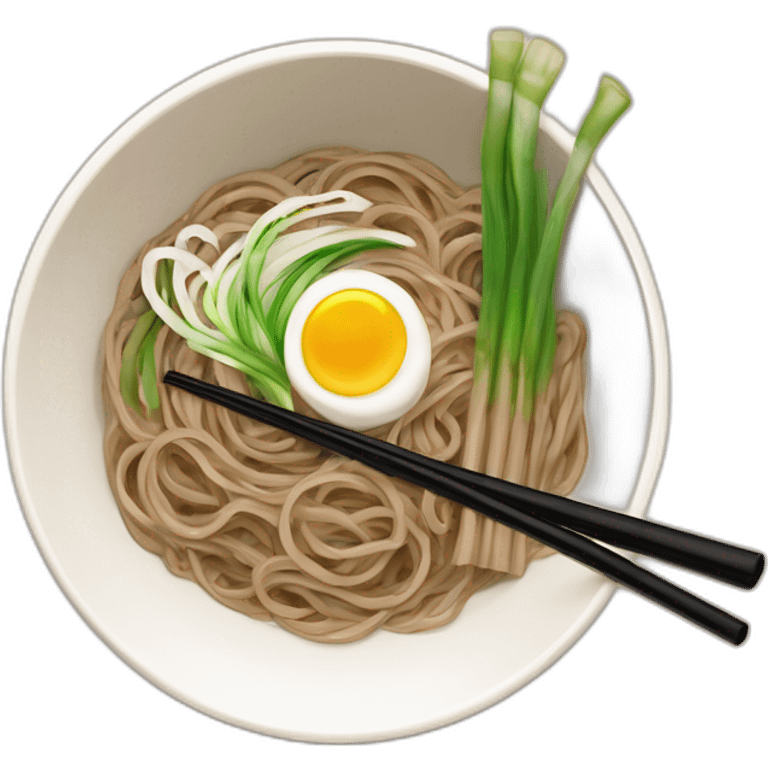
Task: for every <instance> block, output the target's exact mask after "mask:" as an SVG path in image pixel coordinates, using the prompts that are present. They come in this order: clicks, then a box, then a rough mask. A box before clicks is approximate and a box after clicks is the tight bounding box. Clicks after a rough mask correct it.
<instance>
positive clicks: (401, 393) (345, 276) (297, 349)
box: [283, 269, 432, 431]
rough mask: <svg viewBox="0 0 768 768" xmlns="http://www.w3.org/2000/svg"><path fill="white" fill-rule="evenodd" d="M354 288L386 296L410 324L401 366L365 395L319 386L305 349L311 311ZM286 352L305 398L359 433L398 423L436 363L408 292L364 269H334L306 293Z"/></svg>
mask: <svg viewBox="0 0 768 768" xmlns="http://www.w3.org/2000/svg"><path fill="white" fill-rule="evenodd" d="M349 288H358V289H362V290H367V291H371V292H372V293H376V294H378V295H379V296H381V297H383V298H384V299H386V300H387V301H388V302H389V303H390V304H391V305H392V306H393V307H394V309H395V311H396V312H397V313H398V314H399V315H400V317H401V318H402V321H403V324H404V325H405V333H406V350H405V357H404V358H403V362H402V364H401V366H400V368H399V369H398V371H397V373H396V374H395V375H394V376H393V377H392V379H390V380H389V381H388V382H387V383H386V384H385V385H384V386H383V387H381V388H380V389H377V390H376V391H375V392H370V393H369V394H366V395H357V396H347V395H339V394H336V393H335V392H329V391H328V390H327V389H325V388H324V387H322V386H320V384H318V383H317V381H315V379H314V378H313V377H312V374H311V373H310V372H309V370H308V369H307V367H306V365H305V363H304V355H303V354H302V351H301V336H302V332H303V330H304V324H305V323H306V321H307V318H308V317H309V315H310V313H311V312H312V310H313V309H314V308H315V307H316V306H317V304H318V303H319V302H320V301H322V300H323V299H324V298H326V296H330V295H331V294H333V293H337V292H338V291H343V290H346V289H349ZM283 352H284V355H285V368H286V371H287V372H288V378H289V379H290V380H291V384H292V385H293V387H294V388H295V389H296V391H297V392H298V393H299V395H300V396H301V398H302V399H303V400H304V401H305V402H306V403H307V404H308V405H310V406H311V407H312V408H314V409H315V411H317V413H319V414H320V415H321V416H323V417H325V418H326V419H328V420H329V421H332V422H333V423H334V424H338V425H340V426H342V427H347V428H348V429H355V430H358V431H364V430H367V429H373V428H374V427H379V426H381V425H382V424H387V423H389V422H392V421H395V420H396V419H398V418H399V417H400V416H402V415H403V414H404V413H406V412H407V411H408V410H410V409H411V408H412V407H413V406H414V405H415V404H416V403H417V402H418V401H419V398H420V397H421V396H422V394H423V393H424V389H425V388H426V386H427V380H428V378H429V369H430V364H431V361H432V344H431V341H430V338H429V329H428V328H427V324H426V322H425V321H424V318H423V317H422V314H421V312H420V311H419V309H418V307H417V306H416V303H415V302H414V300H413V299H412V298H411V297H410V295H409V294H408V292H407V291H405V290H403V289H402V288H401V287H400V286H399V285H397V283H394V282H393V281H392V280H389V279H387V278H386V277H382V276H381V275H377V274H376V273H375V272H368V271H366V270H362V269H340V270H338V271H336V272H332V273H331V274H329V275H326V276H325V277H322V278H320V279H319V280H318V281H317V282H315V283H313V284H312V285H311V286H310V287H309V288H307V290H306V291H304V293H303V294H302V295H301V297H300V298H299V300H298V301H297V302H296V305H295V306H294V308H293V311H292V312H291V316H290V318H289V319H288V326H287V328H286V333H285V343H284V347H283Z"/></svg>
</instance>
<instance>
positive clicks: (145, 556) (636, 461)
mask: <svg viewBox="0 0 768 768" xmlns="http://www.w3.org/2000/svg"><path fill="white" fill-rule="evenodd" d="M486 79H487V75H486V74H485V73H483V72H481V71H480V70H478V69H475V68H473V67H471V66H469V65H466V64H464V63H461V62H457V61H455V60H453V59H450V58H447V57H444V56H441V55H438V54H435V53H431V52H428V51H423V50H420V49H415V48H409V47H405V46H400V45H393V44H387V43H373V42H360V41H358V42H355V41H323V42H309V43H297V44H290V45H285V46H279V47H276V48H271V49H267V50H263V51H257V52H254V53H250V54H246V55H244V56H240V57H238V58H235V59H232V60H230V61H227V62H224V63H222V64H219V65H217V66H215V67H212V68H211V69H208V70H206V71H204V72H202V73H199V74H197V75H195V76H194V77H192V78H190V79H189V80H186V81H185V82H183V83H181V84H179V85H177V86H175V87H174V88H172V89H171V90H169V91H167V92H166V93H164V94H162V95H161V96H160V97H158V98H157V99H156V100H154V101H153V102H151V103H150V104H148V105H147V106H146V107H144V108H143V109H142V110H140V111H139V112H138V113H136V114H135V115H134V116H133V117H132V118H130V119H129V120H128V121H127V122H126V123H125V124H123V125H122V126H121V127H120V128H119V129H118V130H117V131H116V132H115V133H114V134H113V135H112V136H110V137H109V138H108V139H107V140H106V141H105V143H104V144H103V145H102V146H101V147H100V148H99V149H98V150H97V151H96V152H95V153H94V154H93V155H92V156H91V158H89V160H88V161H87V162H86V163H85V164H84V165H83V167H82V168H81V169H80V171H79V172H78V173H77V174H76V176H75V177H74V178H73V180H72V181H71V182H70V184H69V186H68V187H67V188H66V189H65V191H64V192H63V193H62V195H61V197H60V198H59V199H58V201H57V202H56V204H55V205H54V207H53V209H52V210H51V213H50V214H49V216H48V218H47V220H46V222H45V224H44V225H43V227H42V229H41V231H40V233H39V235H38V238H37V240H36V242H35V244H34V246H33V248H32V251H31V253H30V256H29V259H28V261H27V263H26V266H25V268H24V272H23V274H22V277H21V280H20V282H19V286H18V289H17V293H16V297H15V302H14V307H13V311H12V314H11V318H10V323H9V330H8V336H7V341H6V358H5V418H6V432H7V440H8V450H9V455H10V458H11V465H12V470H13V473H14V478H15V482H16V487H17V490H18V494H19V498H20V501H21V504H22V508H23V510H24V513H25V515H26V517H27V520H28V523H29V526H30V529H31V531H32V533H33V536H34V538H35V540H36V542H37V545H38V547H39V549H40V552H41V554H42V555H43V558H44V559H45V562H46V564H47V565H48V567H49V568H50V570H51V572H52V574H53V575H54V577H55V578H56V580H57V582H58V583H59V585H60V586H61V588H62V589H63V591H64V593H65V594H66V595H67V597H68V598H69V599H70V600H71V602H72V603H73V605H74V606H75V608H76V609H77V610H78V611H79V613H80V614H81V615H82V617H83V618H84V619H85V621H86V622H87V623H88V624H89V625H90V626H91V627H92V628H93V630H94V631H95V632H96V633H97V634H98V635H99V636H100V637H101V638H102V639H103V640H104V642H106V643H107V644H108V645H109V646H110V647H111V648H112V649H113V650H114V651H115V652H116V653H117V654H118V655H119V656H120V657H121V658H122V659H124V660H125V661H126V662H127V663H128V664H130V665H131V666H132V667H133V668H134V669H135V670H136V671H137V672H139V673H140V674H142V675H143V676H144V677H145V678H146V679H148V680H149V681H151V682H152V683H154V684H155V685H156V686H158V687H159V688H161V689H162V690H164V691H166V692H167V693H169V694H171V695H172V696H174V697H176V698H177V699H179V700H181V701H183V702H185V703H187V704H189V705H190V706H192V707H195V708H197V709H198V710H200V711H203V712H205V713H207V714H209V715H212V716H214V717H217V718H219V719H221V720H223V721H226V722H229V723H233V724H236V725H239V726H242V727H245V728H249V729H252V730H255V731H258V732H261V733H266V734H271V735H275V736H283V737H287V738H292V739H303V740H311V741H328V742H344V741H353V742H355V741H370V740H376V739H384V738H392V737H397V736H404V735H407V734H412V733H417V732H420V731H424V730H427V729H430V728H434V727H437V726H439V725H443V724H447V723H450V722H454V721H456V720H458V719H461V718H462V717H465V716H468V715H470V714H472V713H474V712H477V711H479V710H481V709H483V708H485V707H487V706H489V705H491V704H493V703H494V702H496V701H498V700H500V699H502V698H504V697H505V696H507V695H509V694H510V693H512V692H514V691H516V690H518V689H519V688H520V687H522V686H523V685H525V684H526V683H527V682H529V681H530V680H531V679H533V678H534V677H535V676H536V675H538V674H539V673H540V672H542V671H543V670H544V669H546V668H547V667H548V666H550V665H551V664H552V663H553V662H554V661H555V660H557V659H558V658H559V657H560V656H561V655H562V654H563V653H564V652H565V651H566V650H567V649H568V648H569V647H570V646H571V645H572V644H573V643H574V642H575V641H576V640H577V639H578V638H579V637H580V636H581V635H582V634H583V633H584V632H585V630H586V629H587V628H588V627H589V625H590V624H591V623H592V621H593V620H594V619H595V618H596V617H597V616H598V615H599V613H600V612H601V610H602V609H603V608H604V606H605V605H606V603H607V602H608V600H609V598H610V595H611V594H612V591H613V586H612V585H611V583H610V582H609V581H607V580H606V579H604V578H603V577H601V576H599V575H597V574H595V573H593V572H591V571H589V570H588V569H586V568H584V567H582V566H580V565H578V564H576V563H574V562H572V561H570V560H568V559H567V558H565V557H562V556H554V557H550V558H547V559H545V560H543V561H538V562H534V563H533V564H532V565H531V566H530V567H529V569H528V572H527V573H526V575H525V577H524V578H522V579H520V580H517V581H509V582H507V583H504V584H501V585H497V586H495V587H493V588H491V589H488V590H486V591H485V592H482V593H480V594H478V595H475V596H474V597H473V598H472V599H471V600H470V602H469V604H468V605H467V607H466V609H465V610H464V612H463V613H462V614H461V616H460V617H459V618H458V619H457V620H456V621H454V622H453V623H452V624H450V625H448V626H446V627H444V628H442V629H439V630H434V631H430V632H425V633H421V634H416V635H398V634H394V633H389V632H382V631H379V632H377V633H375V634H374V635H372V636H371V637H368V638H366V639H365V640H363V641H360V642H358V643H354V644H345V645H339V646H333V645H330V646H329V645H321V644H314V643H311V642H309V641H306V640H303V639H301V638H297V637H294V636H292V635H290V634H288V633H287V632H285V631H284V630H282V629H280V628H278V627H277V626H275V625H271V624H264V623H262V622H257V621H254V620H252V619H249V618H247V617H245V616H242V615H239V614H237V613H235V612H233V611H230V610H228V609H226V608H224V607H223V606H221V605H219V604H218V603H216V602H215V601H213V600H212V599H211V598H210V597H208V595H206V594H205V593H204V592H203V590H202V589H201V588H200V587H198V586H197V585H194V584H192V583H190V582H187V581H185V580H182V579H178V578H175V577H173V576H171V575H170V574H169V573H168V571H167V570H166V569H165V567H164V565H163V564H162V562H161V561H160V559H159V558H157V557H155V556H154V555H151V554H149V553H148V552H145V551H144V550H143V549H141V548H140V547H139V546H138V545H137V544H136V543H135V542H134V541H133V539H131V537H130V536H129V534H128V532H127V530H126V528H125V526H124V525H123V522H122V520H121V518H120V515H119V513H118V510H117V506H116V504H115V502H114V499H113V497H112V494H111V491H110V488H109V485H108V482H107V478H106V475H105V471H104V461H103V457H102V447H101V440H102V432H103V408H102V403H101V394H100V384H99V379H100V358H99V342H100V336H101V332H102V328H103V324H104V322H105V320H106V318H107V316H108V314H109V312H110V310H111V307H112V304H113V301H114V296H115V291H116V288H117V284H118V280H119V278H120V276H121V275H122V273H123V271H124V270H125V268H126V267H127V265H128V264H129V262H130V261H131V259H132V258H133V257H134V255H135V253H136V251H137V250H138V248H139V247H140V246H141V245H142V244H143V243H144V242H145V241H146V240H148V239H149V238H150V237H151V236H152V235H154V234H155V233H156V232H158V231H160V230H161V229H163V228H164V227H165V226H166V225H167V223H169V222H171V221H173V220H174V219H175V218H177V217H178V215H180V214H181V213H182V212H183V211H184V210H185V209H186V208H187V206H188V205H189V204H190V203H191V202H192V201H193V200H194V199H195V198H196V197H197V195H198V194H200V193H201V192H202V191H204V190H205V189H206V188H207V187H209V186H210V185H211V184H213V183H215V182H217V181H219V180H220V179H222V178H224V177H226V176H228V175H231V174H235V173H238V172H240V171H242V170H247V169H250V168H259V167H267V166H271V165H273V164H275V163H277V162H279V161H281V160H284V159H286V158H288V157H290V156H292V155H295V154H297V153H299V152H301V151H303V150H306V149H310V148H313V147H318V146H324V145H332V144H335V145H338V144H344V145H351V146H357V147H362V148H365V149H371V150H376V149H385V150H398V151H405V152H411V153H413V154H418V155H422V156H424V157H426V158H427V159H429V160H431V161H432V162H434V163H436V164H437V165H438V166H439V167H441V168H442V169H444V170H445V171H446V172H447V173H449V174H450V175H451V176H452V177H453V178H454V179H456V180H457V181H459V182H460V183H463V184H469V183H476V182H478V181H479V178H480V170H479V169H480V156H479V152H480V136H481V132H482V124H483V120H484V115H485V99H486ZM541 128H542V140H541V148H540V155H541V159H542V161H543V162H544V163H545V164H546V165H547V166H548V167H549V168H550V170H551V172H552V175H555V176H559V173H560V172H562V169H563V167H564V162H565V158H566V157H567V152H568V151H569V149H570V146H571V144H572V141H573V137H572V136H571V135H570V134H569V133H568V132H567V131H566V130H565V129H564V128H562V126H560V125H559V124H558V123H556V122H555V121H554V120H553V119H551V118H549V117H547V116H544V117H543V119H542V125H541ZM588 179H589V185H588V186H587V187H586V188H585V190H584V193H583V194H582V197H581V199H580V201H579V203H578V206H577V211H576V213H575V215H574V217H573V224H572V227H571V230H570V233H569V236H568V241H567V243H566V246H565V252H564V255H563V260H562V267H561V273H560V283H559V288H558V292H559V303H560V304H561V305H563V306H566V307H569V308H572V309H575V310H576V311H578V312H579V313H580V314H581V315H582V316H583V317H584V318H585V319H586V322H587V327H588V332H589V342H588V344H589V346H588V350H589V351H588V354H589V380H588V402H587V419H588V426H589V431H590V451H591V452H590V459H589V463H588V466H587V470H586V473H585V476H584V478H583V480H582V482H581V484H580V486H579V488H578V489H577V492H576V494H575V495H576V496H578V497H579V498H582V499H584V500H587V501H591V502H593V503H598V504H603V505H605V506H610V507H612V508H615V509H624V510H627V511H629V512H630V513H632V514H635V515H641V514H643V513H644V511H645V509H646V506H647V503H648V500H649V498H650V495H651V492H652V489H653V486H654V484H655V481H656V477H657V475H658V471H659V468H660V465H661V458H662V454H663V450H664V445H665V441H666V430H667V421H668V383H667V379H668V375H667V374H668V367H667V343H666V333H665V328H664V321H663V316H662V312H661V306H660V302H659V299H658V294H657V292H656V288H655V285H654V282H653V277H652V274H651V271H650V268H649V265H648V262H647V259H646V257H645V254H644V252H643V250H642V246H641V244H640V241H639V238H638V237H637V234H636V233H635V231H634V228H633V227H632V224H631V222H630V220H629V218H628V216H627V214H626V212H625V211H624V209H623V207H622V206H621V203H620V202H619V200H618V198H617V197H616V195H615V194H614V193H613V191H612V190H611V188H610V186H609V185H608V183H607V182H606V180H605V178H604V177H603V176H602V174H601V173H600V172H599V170H598V169H597V168H595V167H592V168H591V169H590V172H589V175H588Z"/></svg>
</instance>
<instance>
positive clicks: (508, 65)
mask: <svg viewBox="0 0 768 768" xmlns="http://www.w3.org/2000/svg"><path fill="white" fill-rule="evenodd" d="M524 45H525V36H524V35H523V33H522V32H521V31H520V30H519V29H496V30H494V31H493V32H491V61H490V65H489V74H490V77H491V80H504V81H506V82H508V83H511V82H512V81H513V80H514V79H515V69H517V63H518V62H519V61H520V55H521V54H522V52H523V46H524Z"/></svg>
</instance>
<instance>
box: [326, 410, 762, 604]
mask: <svg viewBox="0 0 768 768" xmlns="http://www.w3.org/2000/svg"><path fill="white" fill-rule="evenodd" d="M325 427H326V429H327V430H328V431H330V432H333V433H334V434H347V433H349V430H346V429H344V427H339V426H338V425H336V424H328V425H325ZM354 434H355V435H356V437H357V439H358V440H359V441H360V442H361V443H366V444H367V445H368V446H369V447H370V448H371V449H372V450H375V451H377V452H381V453H383V454H386V455H398V454H400V455H402V454H403V452H404V449H402V448H400V447H399V446H396V445H392V444H391V443H387V442H386V441H384V440H377V439H376V438H373V437H370V436H368V435H363V434H360V433H354ZM407 455H408V458H409V460H410V461H412V462H413V463H414V464H417V465H419V466H421V467H424V468H427V469H430V470H431V471H434V472H449V473H450V474H451V475H452V476H453V477H454V478H455V479H457V480H460V481H462V482H464V483H467V484H468V485H470V486H471V487H473V488H475V489H476V490H479V491H483V492H484V493H487V494H488V495H489V496H492V497H493V498H495V499H498V500H499V501H502V502H505V503H507V504H510V505H511V506H514V507H517V508H518V509H520V510H522V511H524V512H528V513H529V514H531V515H536V516H537V517H540V518H542V519H543V520H547V521H549V522H551V523H556V524H557V525H562V526H565V527H567V528H570V529H571V530H573V531H577V532H578V533H583V534H585V535H586V536H590V537H591V538H593V539H597V540H599V541H602V542H604V543H606V544H612V545H614V546H617V547H619V548H621V549H625V550H627V551H629V552H636V553H638V554H641V555H647V556H649V557H653V558H655V559H657V560H662V561H664V562H667V563H671V564H672V565H678V566H681V567H683V568H686V569H688V570H691V571H695V572H697V573H701V574H703V575H705V576H709V577H711V578H713V579H717V580H718V581H723V582H725V583H727V584H731V585H733V586H737V587H741V588H743V589H752V588H753V587H754V586H755V585H756V584H757V582H758V581H759V580H760V576H761V575H762V573H763V570H764V568H765V555H764V554H763V553H762V552H756V551H754V550H751V549H744V548H743V547H739V546H736V545H734V544H729V543H727V542H724V541H718V540H716V539H711V538H707V537H704V536H699V535H698V534H695V533H691V532H689V531H683V530H680V529H678V528H672V527H669V526H666V525H662V524H661V523H654V522H651V521H650V520H645V519H643V518H636V517H631V516H630V515H626V514H623V513H621V512H614V511H612V510H609V509H603V508H602V507H596V506H593V505H591V504H585V503H584V502H580V501H576V500H575V499H570V498H567V497H565V496H557V495H555V494H552V493H546V492H545V491H539V490H536V489H534V488H528V487H527V486H524V485H518V484H517V483H510V482H509V481H507V480H501V479H499V478H496V477H491V476H490V475H485V474H483V473H481V472H474V471H472V470H470V469H465V468H464V467H457V466H454V465H448V464H446V463H445V462H442V461H438V460H436V459H431V458H429V457H428V456H423V455H422V454H419V453H416V452H414V451H409V452H408V454H407Z"/></svg>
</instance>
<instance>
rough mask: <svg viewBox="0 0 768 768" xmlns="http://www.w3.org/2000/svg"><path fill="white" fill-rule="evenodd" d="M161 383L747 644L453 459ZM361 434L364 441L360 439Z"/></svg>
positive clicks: (709, 608)
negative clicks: (372, 472) (501, 495)
mask: <svg viewBox="0 0 768 768" xmlns="http://www.w3.org/2000/svg"><path fill="white" fill-rule="evenodd" d="M164 381H165V382H166V383H167V384H171V385H173V386H176V387H179V388H180V389H184V390H186V391H188V392H190V393H192V394H194V395H197V396H199V397H203V398H205V399H207V400H209V401H211V402H214V403H218V404H219V405H223V406H224V407H226V408H229V409H230V410H233V411H235V412H237V413H240V414H242V415H244V416H248V417H250V418H254V419H257V420H259V421H261V422H263V423H266V424H270V425H271V426H274V427H278V428H281V429H284V430H286V431H288V432H291V433H293V434H295V435H298V436H300V437H303V438H306V439H308V440H310V441H312V442H314V443H316V444H318V445H321V446H323V447H326V448H329V449H330V450H332V451H334V452H336V453H340V454H342V455H344V456H347V457H349V458H352V459H356V460H358V461H360V462H361V463H364V464H366V465H368V466H371V467H373V468H374V469H378V470H380V471H382V472H384V473H385V474H389V475H393V476H396V477H400V478H402V479H405V480H408V481H410V482H412V483H414V484H416V485H419V486H421V487H423V488H426V489H428V490H430V491H432V492H434V493H436V494H438V495H440V496H443V497H445V498H448V499H451V500H453V501H455V502H457V503H459V504H462V505H465V506H468V507H471V508H472V509H475V510H476V511H478V512H480V513H481V514H484V515H486V516H488V517H491V518H492V519H494V520H498V521H499V522H501V523H503V524H505V525H508V526H511V527H513V528H515V529H516V530H519V531H521V532H522V533H525V534H526V535H529V536H531V537H532V538H534V539H536V540H537V541H540V542H541V543H542V544H546V545H547V546H550V547H552V548H553V549H556V550H557V551H559V552H561V553H563V554H565V555H568V556H569V557H572V558H573V559H575V560H577V561H578V562H581V563H583V564H584V565H586V566H588V567H590V568H592V569H594V570H597V571H599V572H601V573H603V574H604V575H606V576H607V577H608V578H610V579H612V580H613V581H616V582H618V583H620V584H623V585H624V586H626V587H628V588H630V589H632V590H634V591H636V592H638V593H640V594H642V595H644V596H645V597H647V598H648V599H650V600H652V601H654V602H656V603H657V604H659V605H661V606H663V607H666V608H667V609H669V610H671V611H672V612H674V613H677V614H678V615H680V616H682V617H684V618H687V619H689V620H690V621H692V622H694V623H696V624H697V625H699V626H701V627H702V628H704V629H707V630H708V631H710V632H713V633H714V634H716V635H718V636H720V637H721V638H723V639H725V640H726V641H728V642H730V643H733V644H734V645H739V644H740V643H742V642H743V641H744V639H745V638H746V636H747V633H748V626H747V624H746V623H745V622H743V621H742V620H741V619H739V618H737V617H735V616H732V615H730V614H728V613H726V612H724V611H722V610H721V609H719V608H717V607H716V606H713V605H711V604H709V603H707V602H705V601H703V600H701V599H700V598H698V597H696V596H695V595H692V594H691V593H689V592H686V591H685V590H683V589H681V588H680V587H677V586H676V585H674V584H672V583H670V582H668V581H666V580H665V579H663V578H661V577H659V576H657V575H656V574H654V573H651V572H650V571H646V570H645V569H643V568H641V567H640V566H638V565H636V564H635V563H633V562H632V561H631V560H628V559H627V558H624V557H622V556H621V555H618V554H616V553H615V552H613V551H611V550H609V549H606V548H605V547H602V546H600V545H599V544H596V543H595V542H593V541H591V540H590V539H588V538H586V537H585V536H582V535H580V534H579V533H576V532H574V531H572V530H569V529H568V528H562V527H560V526H558V525H556V524H554V523H552V522H549V521H548V520H545V519H542V518H541V517H539V516H537V515H533V514H531V513H530V512H527V511H522V510H520V509H516V508H515V507H513V506H511V505H510V504H508V503H506V502H505V501H502V500H500V499H498V498H496V497H494V496H492V495H490V494H489V493H487V492H486V491H484V490H482V489H479V488H476V487H473V486H472V485H471V484H468V483H467V482H466V481H465V480H462V479H457V478H456V477H452V476H451V473H447V472H446V468H450V470H451V471H452V470H454V469H455V467H453V466H452V465H448V464H443V463H442V462H438V466H439V467H440V471H435V469H434V468H432V467H430V466H428V465H427V464H425V463H424V462H422V461H418V460H416V461H414V458H416V457H418V454H414V453H413V452H411V451H406V450H405V449H399V448H398V449H397V450H396V451H392V450H388V451H382V450H381V446H382V445H389V444H387V443H384V442H383V441H379V440H375V439H374V438H370V437H367V436H364V435H360V434H359V433H357V432H353V431H351V430H344V429H343V428H341V427H337V426H335V425H329V424H327V423H326V422H322V421H320V420H318V419H312V418H310V417H307V416H302V415H301V414H297V413H294V412H292V411H287V410H285V409H283V408H280V407H279V406H275V405H272V404H270V403H265V402H263V401H260V400H255V399H254V398H251V397H248V396H247V395H242V394H240V393H238V392H234V391H232V390H228V389H225V388H223V387H219V386H216V385H213V384H208V383H206V382H203V381H200V380H198V379H194V378H192V377H189V376H186V375H184V374H180V373H177V372H175V371H169V372H168V373H167V374H166V375H165V377H164ZM361 437H364V438H366V439H365V440H361V439H360V438H361ZM393 447H396V446H393ZM698 538H701V537H698ZM729 546H730V545H729Z"/></svg>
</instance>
